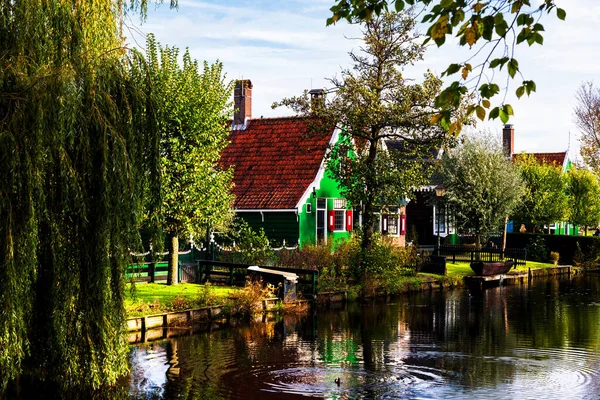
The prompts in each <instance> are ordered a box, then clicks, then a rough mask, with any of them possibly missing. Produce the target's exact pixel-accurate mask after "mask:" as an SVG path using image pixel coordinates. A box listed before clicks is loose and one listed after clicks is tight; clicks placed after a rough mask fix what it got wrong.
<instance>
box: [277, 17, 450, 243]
mask: <svg viewBox="0 0 600 400" xmlns="http://www.w3.org/2000/svg"><path fill="white" fill-rule="evenodd" d="M414 26H415V21H414V19H413V18H412V17H411V16H410V15H408V14H396V13H386V14H383V15H381V16H380V17H377V18H373V19H371V20H369V21H367V22H364V25H363V33H364V38H363V47H361V53H358V54H357V53H354V52H351V53H350V59H351V60H352V63H353V67H352V69H344V70H342V71H341V77H339V78H333V79H331V80H330V82H331V83H332V84H333V86H334V89H333V90H332V91H333V92H334V96H333V98H327V99H323V98H320V99H318V101H317V99H315V100H313V101H311V100H310V99H309V98H308V97H307V93H305V94H304V96H301V97H295V98H291V99H284V100H283V101H282V102H281V103H279V105H286V106H290V107H292V108H293V109H294V110H296V111H298V112H300V113H301V114H303V115H306V116H311V117H314V118H316V120H317V121H319V123H320V124H321V125H320V126H325V127H331V126H338V127H339V128H341V129H342V131H343V132H344V135H345V139H346V140H341V141H340V142H339V143H337V144H335V145H334V147H333V149H332V151H331V152H330V156H329V160H328V165H327V166H328V170H329V171H330V173H331V174H333V175H334V176H336V177H337V178H338V180H339V182H340V188H341V190H342V193H343V194H344V195H345V196H346V197H347V198H348V199H349V200H350V201H351V202H352V204H353V205H354V206H359V205H362V216H363V219H362V221H363V236H362V245H361V246H362V249H363V250H365V251H366V250H369V249H371V246H372V243H373V224H374V222H375V219H374V218H375V214H374V212H375V206H377V205H389V204H397V203H398V200H399V199H403V198H405V197H410V196H411V195H412V190H413V189H414V188H415V187H418V186H420V185H423V184H425V183H426V182H427V179H428V175H429V174H428V171H427V170H428V164H427V162H425V161H427V160H431V157H432V156H431V151H432V149H438V148H440V147H442V146H444V145H446V144H448V143H449V142H450V141H451V140H452V139H453V138H454V136H453V135H452V134H451V133H448V132H447V131H445V130H444V129H441V128H440V127H438V126H436V125H432V124H431V119H432V116H433V115H434V114H436V108H435V106H434V99H435V96H436V95H437V94H438V93H439V88H440V86H441V81H440V80H439V79H438V78H436V77H435V76H434V75H433V74H431V73H427V74H426V75H425V78H424V81H423V83H422V84H414V83H411V82H410V80H408V79H407V78H405V77H404V75H403V73H402V69H403V68H404V67H406V66H407V65H411V64H413V63H414V62H416V61H419V60H421V59H422V57H423V53H424V50H425V49H424V47H423V46H422V45H421V44H419V40H418V37H417V35H416V34H415V33H414ZM276 105H277V104H276ZM455 130H456V127H455ZM386 140H395V141H401V143H402V146H403V147H404V150H403V151H402V152H397V153H396V154H391V153H388V152H386V151H385V149H384V146H385V141H386Z"/></svg>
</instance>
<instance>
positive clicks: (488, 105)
mask: <svg viewBox="0 0 600 400" xmlns="http://www.w3.org/2000/svg"><path fill="white" fill-rule="evenodd" d="M481 104H482V105H483V106H484V107H485V108H490V101H489V100H488V99H483V100H481Z"/></svg>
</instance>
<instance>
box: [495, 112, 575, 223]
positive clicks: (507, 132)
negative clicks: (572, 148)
mask: <svg viewBox="0 0 600 400" xmlns="http://www.w3.org/2000/svg"><path fill="white" fill-rule="evenodd" d="M514 144H515V128H514V126H513V125H511V124H506V125H504V129H503V130H502V146H503V148H504V153H505V155H506V157H508V158H511V159H512V160H518V159H519V157H528V156H533V157H535V158H536V159H537V160H538V161H540V162H541V163H543V164H550V165H554V166H556V167H557V168H561V170H562V172H563V174H564V173H566V172H567V171H568V170H569V169H570V168H571V167H572V166H573V163H572V162H571V160H570V159H569V150H568V149H567V150H565V151H561V152H557V153H525V152H522V153H515V145H514ZM518 229H519V227H518V226H517V227H515V226H514V225H513V221H508V225H507V228H506V230H507V232H513V231H518ZM578 231H579V227H577V226H575V225H572V224H569V223H568V222H565V221H563V222H555V223H554V224H551V225H550V233H554V234H556V235H577V234H578Z"/></svg>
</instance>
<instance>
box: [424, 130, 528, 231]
mask: <svg viewBox="0 0 600 400" xmlns="http://www.w3.org/2000/svg"><path fill="white" fill-rule="evenodd" d="M435 179H436V180H438V181H439V183H441V184H443V185H444V187H445V188H446V195H445V197H444V198H443V201H444V202H445V203H446V205H447V206H448V208H449V209H451V210H452V213H453V215H454V216H455V218H456V222H457V225H458V226H459V227H460V228H462V229H466V230H472V231H474V232H475V234H476V238H477V239H480V238H481V235H484V236H487V235H488V234H489V233H490V232H492V231H498V230H501V229H502V226H503V224H504V223H505V220H506V218H507V217H508V216H509V215H510V214H511V213H512V212H513V210H514V209H515V207H517V205H518V204H519V201H520V197H521V195H522V193H523V183H522V181H521V178H520V177H519V171H518V170H517V169H516V168H515V166H514V165H513V164H512V162H510V161H509V160H507V159H506V157H505V156H504V154H503V152H502V148H501V146H500V144H499V142H498V140H497V139H496V138H494V137H492V136H491V135H490V134H489V133H487V134H478V135H477V136H476V135H472V136H467V137H466V138H465V139H464V141H463V143H462V144H461V145H460V146H459V147H457V148H455V149H453V150H451V151H449V152H446V153H445V154H444V157H443V159H442V163H441V170H440V174H439V176H436V178H435Z"/></svg>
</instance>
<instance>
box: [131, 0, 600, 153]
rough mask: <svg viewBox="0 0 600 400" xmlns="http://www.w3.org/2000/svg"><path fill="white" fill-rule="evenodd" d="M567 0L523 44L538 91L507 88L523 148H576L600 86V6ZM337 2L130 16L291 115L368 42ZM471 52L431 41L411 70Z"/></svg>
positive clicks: (212, 6)
mask: <svg viewBox="0 0 600 400" xmlns="http://www.w3.org/2000/svg"><path fill="white" fill-rule="evenodd" d="M558 3H561V4H560V6H561V7H563V8H565V9H566V10H567V20H566V21H564V22H561V21H559V20H557V19H556V18H555V17H554V16H550V17H544V19H543V20H542V23H543V24H544V26H545V28H546V32H545V34H544V45H543V46H533V47H531V48H525V47H523V46H519V47H523V48H520V49H518V50H517V54H516V58H517V59H518V60H519V65H520V67H521V70H522V71H523V74H524V76H525V77H526V79H534V80H535V81H536V84H537V93H535V94H533V95H532V96H531V97H530V98H522V99H521V100H517V99H516V97H515V96H514V95H513V94H512V93H514V90H515V89H516V87H517V85H515V84H514V83H513V84H512V85H511V87H510V89H509V91H508V95H507V98H506V102H507V103H510V104H512V105H513V107H514V108H515V116H514V117H513V118H512V119H511V121H510V122H511V123H512V124H514V125H515V149H516V151H517V152H519V151H528V152H551V151H564V150H566V149H567V147H568V146H569V132H570V133H571V148H572V149H573V150H575V151H576V152H577V151H578V143H577V137H578V132H577V128H576V127H575V124H574V123H573V107H574V106H575V92H576V90H577V89H578V87H579V85H580V84H581V83H582V82H584V81H588V80H596V83H597V84H600V52H599V51H598V49H600V35H598V34H597V27H598V26H600V5H598V4H597V2H596V1H594V0H570V1H568V2H566V1H562V2H561V1H558ZM562 3H564V4H562ZM331 5H333V0H303V1H301V0H291V1H278V2H272V1H267V0H262V1H261V0H256V1H250V0H246V1H244V0H235V1H234V0H230V1H216V0H212V1H209V0H205V1H195V0H179V8H178V9H177V10H170V9H169V7H168V6H167V5H162V6H160V7H158V8H157V9H151V10H150V12H149V15H148V20H147V22H146V23H145V24H143V25H141V26H137V25H136V24H135V23H134V22H132V21H129V23H128V25H130V26H132V28H135V30H136V31H138V32H139V33H138V34H133V33H130V34H129V35H128V37H129V39H128V40H129V41H130V43H131V44H132V45H135V44H136V42H137V43H138V44H139V45H141V46H143V44H144V39H143V36H142V35H141V33H150V32H152V33H154V34H155V35H156V37H157V39H158V41H160V42H161V43H162V44H168V45H173V46H177V47H179V48H182V49H183V48H185V47H189V49H190V52H191V54H192V56H193V57H194V58H197V59H198V60H207V61H209V62H214V61H215V60H217V59H218V60H220V61H221V62H223V64H224V69H225V71H226V72H227V74H228V78H230V79H239V78H242V77H243V78H249V79H251V80H252V83H253V84H254V90H253V115H254V116H257V117H258V116H261V115H262V116H265V117H272V116H278V115H290V114H291V112H290V111H289V110H286V109H276V110H272V109H271V104H272V103H273V102H274V101H278V100H280V99H281V98H283V97H289V96H294V95H297V94H299V93H301V92H302V91H303V90H304V89H311V88H321V87H328V83H327V81H326V79H325V78H326V77H331V76H334V75H335V74H336V73H339V71H340V68H341V67H347V66H349V58H348V55H347V53H348V52H349V51H350V50H351V49H353V48H355V47H356V46H358V45H359V43H358V41H356V40H348V39H347V38H348V37H350V38H352V37H354V38H357V37H360V33H359V30H358V28H357V27H356V26H350V25H348V24H347V23H345V22H342V23H339V24H337V25H336V26H333V27H331V26H330V27H326V26H325V19H326V18H327V16H328V14H329V11H328V8H329V7H331ZM135 22H137V20H135ZM134 25H135V27H134ZM465 55H468V52H466V51H465V50H464V49H459V48H457V47H455V46H453V45H452V44H447V45H445V46H443V47H442V48H440V49H437V48H434V47H432V48H430V49H429V50H428V51H427V53H426V54H425V59H424V61H422V62H420V63H418V64H417V65H416V66H415V67H414V68H411V69H408V70H407V72H406V75H407V76H410V77H414V78H416V79H417V80H418V79H420V77H421V76H422V73H423V72H424V71H425V70H427V69H431V70H432V71H434V72H435V73H438V74H440V73H441V72H442V71H443V70H444V69H445V68H446V67H447V65H448V63H450V62H460V61H463V60H464V56H465ZM483 125H484V127H489V128H490V129H492V130H493V131H495V132H498V133H500V131H501V128H502V124H501V122H499V121H494V122H492V123H485V124H483Z"/></svg>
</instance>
